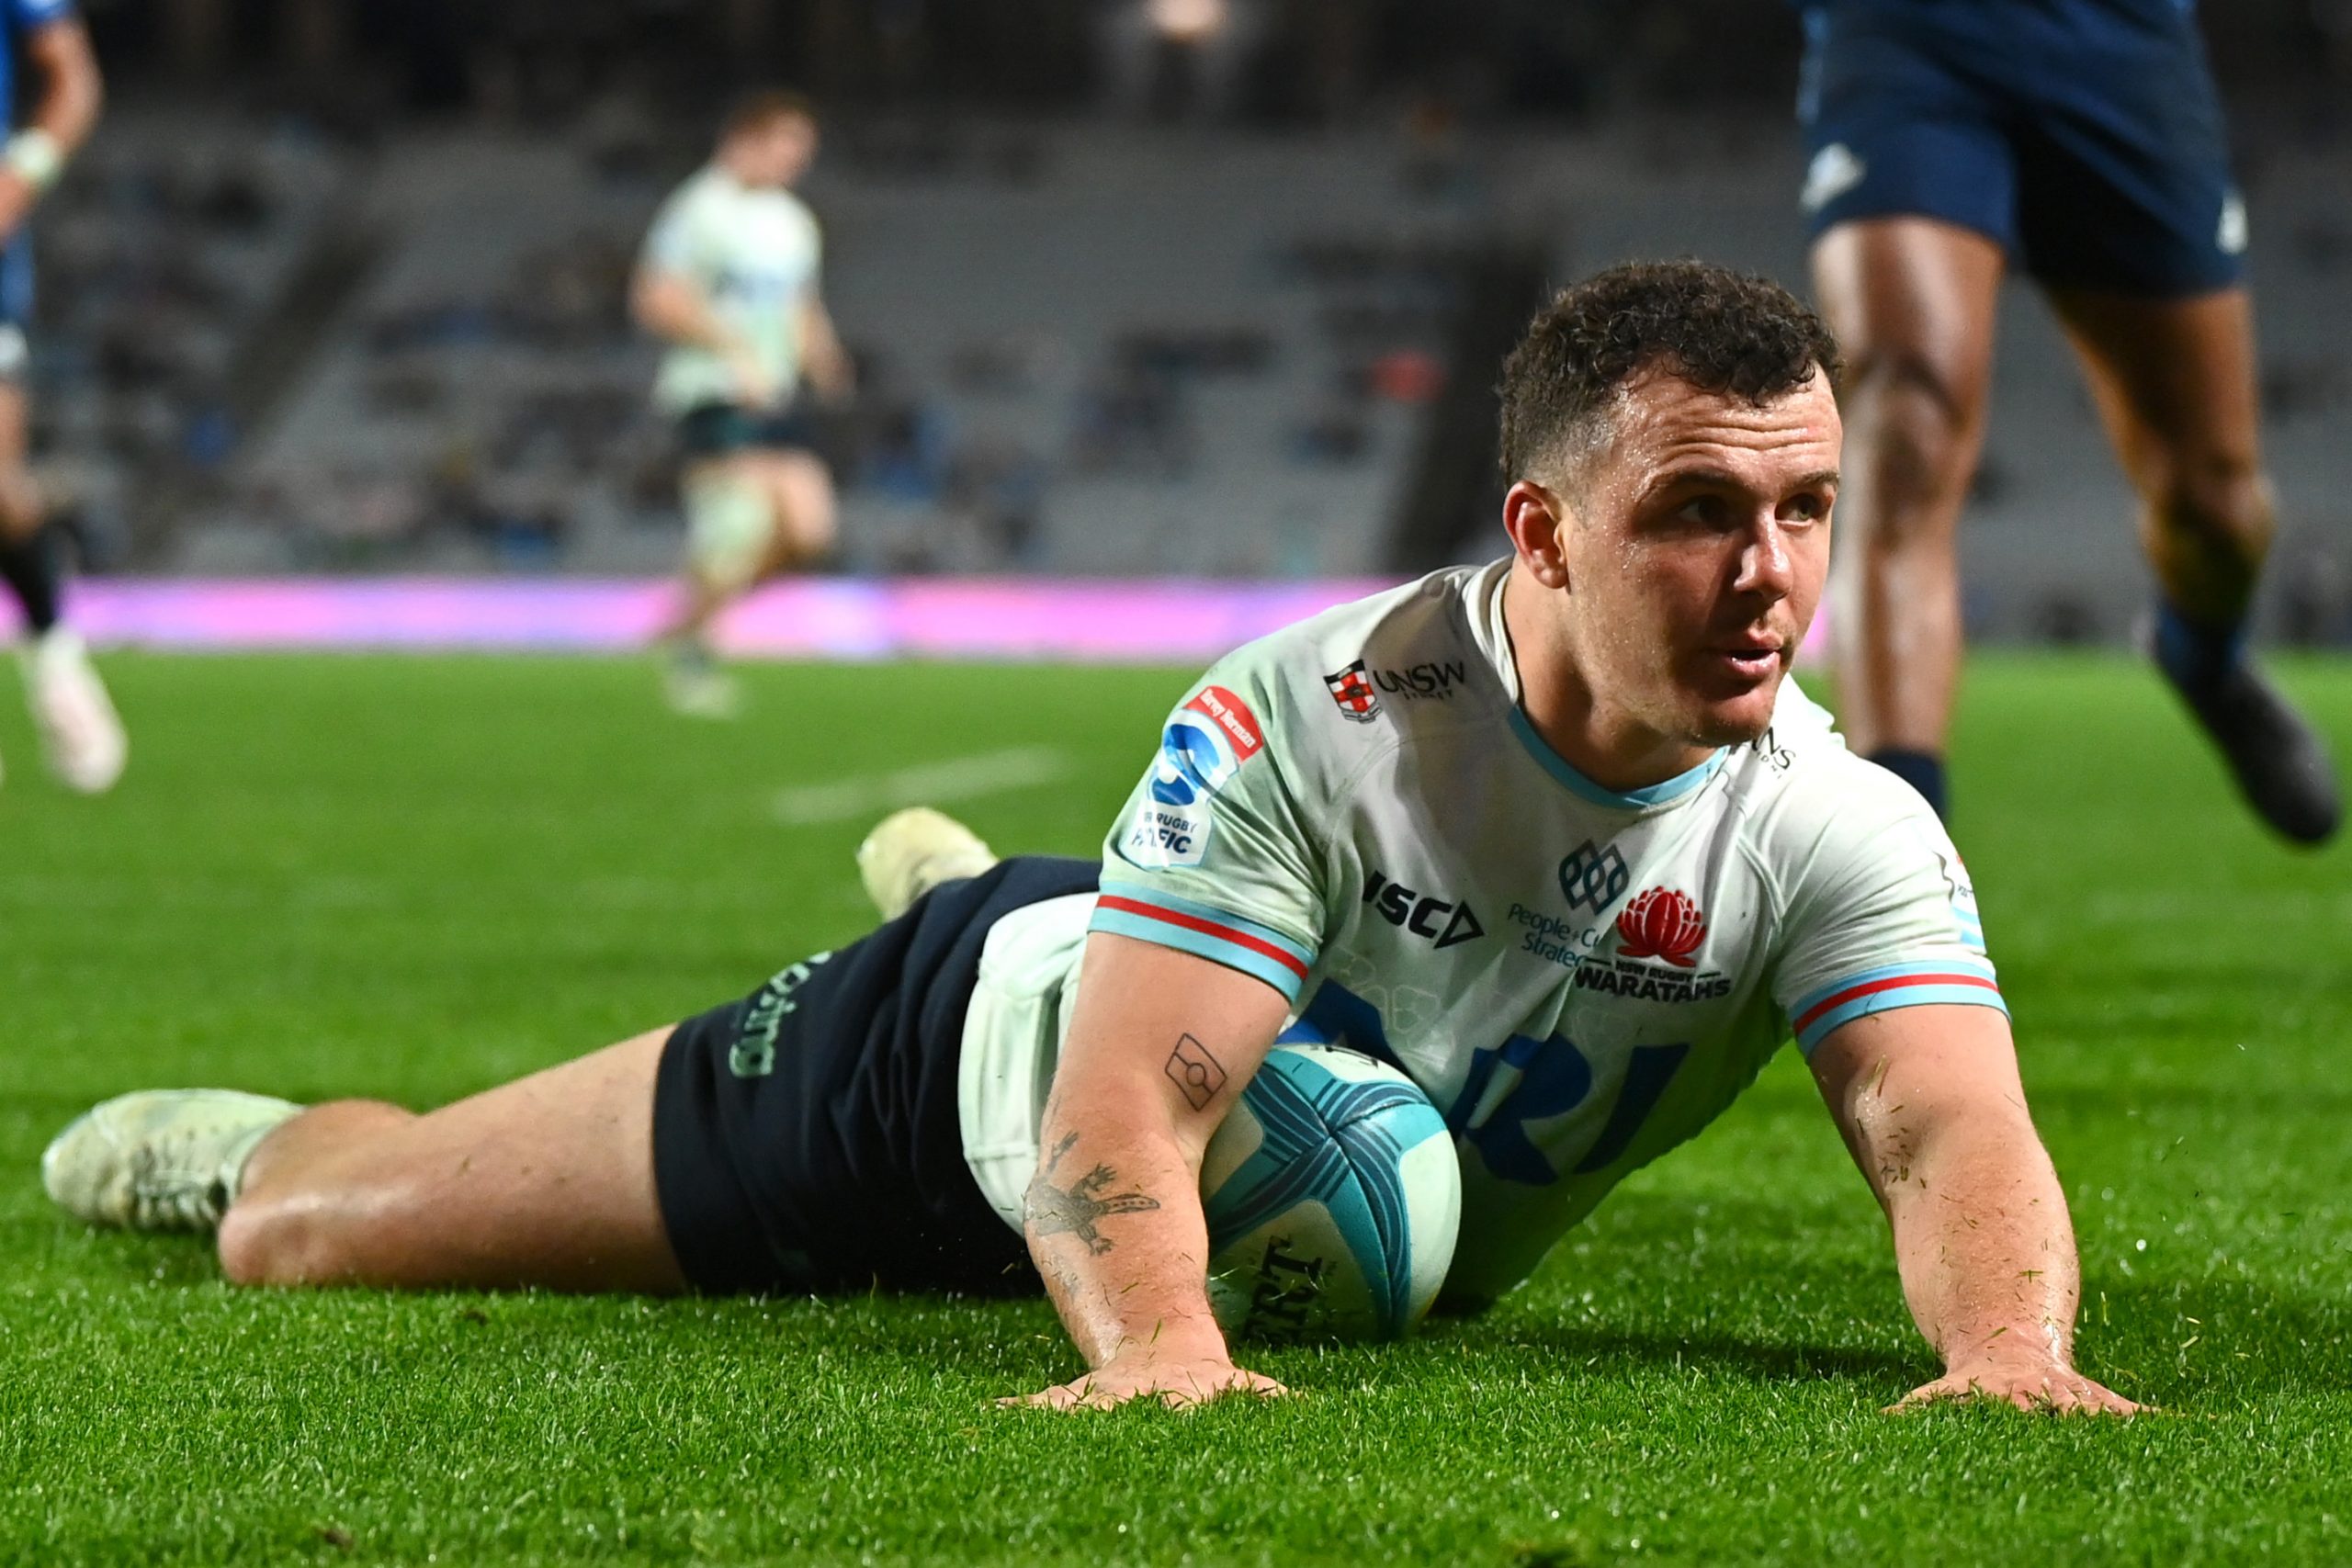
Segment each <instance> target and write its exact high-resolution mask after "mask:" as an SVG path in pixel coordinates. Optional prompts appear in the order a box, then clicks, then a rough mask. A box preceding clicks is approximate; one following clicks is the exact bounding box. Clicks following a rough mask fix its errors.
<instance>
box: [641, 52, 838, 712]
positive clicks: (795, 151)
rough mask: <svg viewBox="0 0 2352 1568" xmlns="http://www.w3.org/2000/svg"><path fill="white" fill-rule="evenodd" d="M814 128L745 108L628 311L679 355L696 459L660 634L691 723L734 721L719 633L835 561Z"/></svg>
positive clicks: (665, 396)
mask: <svg viewBox="0 0 2352 1568" xmlns="http://www.w3.org/2000/svg"><path fill="white" fill-rule="evenodd" d="M816 153H817V119H816V115H815V113H814V111H812V110H811V109H810V107H809V105H808V103H807V102H806V101H805V100H803V99H801V98H799V97H797V96H794V95H792V94H789V93H763V94H761V95H759V96H755V97H753V98H751V99H749V100H748V101H746V102H745V103H744V104H743V105H742V106H741V107H739V108H738V109H737V110H736V111H735V112H734V114H732V115H731V116H729V118H728V120H727V123H726V125H725V126H724V127H722V128H721V130H720V131H719V137H718V150H717V152H715V153H714V154H713V155H712V158H711V161H710V162H709V163H708V164H706V165H705V166H704V167H703V168H702V169H701V170H700V171H699V172H697V173H696V174H695V175H694V177H693V178H691V179H689V180H688V181H687V182H686V183H685V184H684V185H683V186H679V187H678V189H677V190H676V191H675V192H674V193H673V195H672V196H671V197H670V199H669V200H668V201H667V202H665V203H664V204H663V205H662V211H661V213H660V215H659V216H658V217H656V218H655V219H654V221H653V228H652V231H651V232H650V233H649V234H648V235H647V236H646V239H645V253H644V256H643V258H642V259H641V261H640V262H639V266H638V273H637V279H636V283H635V286H634V288H633V290H632V299H631V305H632V308H633V309H634V310H635V312H636V315H637V319H638V321H639V324H641V325H642V326H643V327H644V328H645V329H646V330H647V331H648V332H650V333H653V334H654V335H655V336H656V337H659V338H661V339H662V341H663V342H664V343H666V344H668V345H669V352H668V353H667V354H666V355H663V357H662V370H661V377H660V379H659V380H658V381H656V382H655V384H654V389H653V400H654V403H655V405H656V406H657V407H659V408H660V409H661V410H662V412H664V413H666V414H668V415H670V416H671V417H672V418H673V419H674V420H675V421H676V422H677V426H678V436H679V441H680V444H681V445H682V446H684V457H685V472H684V487H683V488H684V502H685V512H686V563H685V571H684V602H683V604H682V606H681V608H680V610H679V613H678V615H677V617H676V619H675V620H674V622H673V624H672V625H671V626H670V627H669V628H668V630H667V631H666V632H665V634H664V640H665V641H666V642H667V643H668V644H669V645H670V648H671V651H672V654H673V664H672V666H671V670H670V677H669V691H670V700H671V704H672V705H673V706H674V707H676V708H677V709H678V710H679V711H680V712H683V713H691V714H697V715H701V716H707V717H726V716H729V715H730V714H732V713H733V711H734V708H735V694H734V688H733V687H732V685H731V684H729V682H728V681H727V679H726V677H725V676H723V675H722V674H720V673H719V671H718V670H717V669H716V668H715V667H714V665H713V663H712V660H711V655H710V648H709V643H708V631H709V626H710V623H711V621H712V620H713V619H714V618H715V617H716V616H717V615H718V612H719V611H720V610H721V609H722V608H724V607H725V606H726V605H727V604H729V603H730V602H731V601H733V600H735V599H737V598H740V597H741V595H743V594H744V593H746V592H749V591H750V590H751V589H752V588H753V587H754V586H756V585H757V584H758V583H759V581H760V580H761V579H763V578H764V577H766V576H767V575H769V574H770V573H772V572H775V571H780V570H784V569H785V568H786V567H789V566H793V565H797V564H801V563H805V562H808V561H810V560H813V559H815V558H819V557H820V556H822V555H824V554H825V553H826V552H827V551H828V550H830V549H831V548H832V544H833V483H832V479H831V475H830V474H828V473H827V472H826V469H825V465H824V462H823V460H822V459H820V457H818V456H817V452H816V433H815V429H814V423H813V422H812V421H811V419H810V418H809V408H808V400H807V398H806V397H805V396H804V395H803V392H802V389H801V383H802V382H803V381H804V380H806V381H807V382H808V383H809V386H810V387H811V388H813V389H815V390H816V391H817V392H819V393H820V394H822V395H824V396H827V397H836V398H838V397H845V396H847V395H848V392H849V389H850V385H851V380H852V371H851V366H850V359H849V355H847V354H846V353H845V352H844V351H843V350H842V344H841V339H840V338H839V337H838V336H837V335H836V334H835V333H834V332H833V323H832V319H831V316H829V315H828V314H827V313H826V310H825V305H824V300H823V298H822V297H821V296H820V293H819V291H818V265H819V260H820V249H821V243H820V236H819V233H818V229H817V220H816V219H815V218H814V217H813V216H812V215H811V214H810V213H809V209H808V208H807V207H806V206H805V205H803V204H802V202H801V201H800V199H799V197H796V196H794V195H793V194H792V189H791V187H792V186H793V184H794V183H795V182H796V181H797V180H798V179H799V178H800V176H801V175H802V174H804V173H805V172H806V171H807V170H808V167H809V162H810V160H811V159H813V158H814V157H815V156H816Z"/></svg>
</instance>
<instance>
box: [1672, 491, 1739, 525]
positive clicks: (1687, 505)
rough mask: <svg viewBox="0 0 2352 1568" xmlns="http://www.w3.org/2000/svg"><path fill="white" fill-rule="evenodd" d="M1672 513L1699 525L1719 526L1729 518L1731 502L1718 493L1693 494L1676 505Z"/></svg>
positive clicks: (1685, 520) (1686, 521)
mask: <svg viewBox="0 0 2352 1568" xmlns="http://www.w3.org/2000/svg"><path fill="white" fill-rule="evenodd" d="M1674 515H1675V516H1676V517H1677V518H1679V519H1680V520H1681V521H1683V522H1685V523H1696V524H1698V525H1700V526H1701V527H1704V528H1720V527H1722V526H1724V524H1726V523H1728V522H1729V521H1730V520H1731V503H1730V502H1726V501H1725V500H1724V498H1723V497H1722V496H1720V495H1694V496H1692V497H1691V499H1690V500H1688V501H1686V502H1683V503H1682V504H1681V505H1680V506H1679V507H1677V508H1676V509H1675V513H1674Z"/></svg>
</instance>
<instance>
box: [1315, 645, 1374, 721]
mask: <svg viewBox="0 0 2352 1568" xmlns="http://www.w3.org/2000/svg"><path fill="white" fill-rule="evenodd" d="M1323 684H1324V685H1326V686H1328V687H1329V688H1330V690H1331V701H1332V702H1334V703H1336V704H1337V705H1339V709H1340V717H1341V718H1344V719H1346V720H1348V721H1349V722H1350V723H1351V724H1370V723H1371V722H1372V721H1373V720H1374V719H1375V718H1377V717H1378V716H1380V694H1379V693H1378V692H1375V691H1374V690H1373V689H1372V677H1371V676H1369V675H1366V674H1365V673H1364V672H1363V660H1361V659H1359V660H1356V661H1355V662H1354V663H1352V664H1351V665H1349V666H1348V667H1347V668H1346V669H1344V670H1341V671H1338V672H1337V673H1336V674H1330V675H1326V676H1324V677H1323Z"/></svg>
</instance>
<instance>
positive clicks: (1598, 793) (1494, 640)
mask: <svg viewBox="0 0 2352 1568" xmlns="http://www.w3.org/2000/svg"><path fill="white" fill-rule="evenodd" d="M1509 577H1510V557H1509V556H1505V557H1504V558H1502V559H1500V560H1498V561H1492V562H1489V563H1488V564H1487V566H1486V567H1484V568H1483V569H1481V570H1479V571H1478V572H1477V573H1476V575H1475V576H1474V577H1473V578H1472V579H1471V581H1470V582H1469V583H1468V584H1467V585H1466V591H1465V592H1464V599H1465V600H1466V601H1467V603H1468V604H1469V607H1470V617H1469V618H1470V637H1471V640H1472V641H1473V642H1474V643H1476V645H1477V649H1478V651H1479V652H1480V653H1482V654H1484V655H1486V658H1487V664H1488V665H1489V666H1491V667H1492V668H1493V670H1494V671H1495V674H1496V677H1497V678H1498V679H1499V680H1500V681H1501V682H1502V683H1503V692H1504V694H1506V695H1507V696H1508V697H1509V698H1510V728H1511V733H1512V734H1514V735H1516V736H1518V737H1519V742H1520V744H1521V745H1522V746H1524V747H1526V748H1527V754H1528V755H1529V756H1531V757H1532V758H1534V759H1535V760H1536V761H1538V762H1539V763H1541V764H1542V765H1543V768H1544V772H1545V773H1549V774H1551V775H1552V776H1553V777H1554V778H1555V779H1557V780H1558V781H1559V782H1560V784H1562V785H1563V786H1564V787H1565V788H1566V790H1567V791H1568V793H1569V794H1571V795H1576V796H1577V797H1579V798H1580V799H1584V800H1589V801H1590V802H1592V803H1593V804H1594V805H1595V806H1606V807H1611V809H1613V810H1617V811H1646V810H1648V809H1649V808H1650V807H1654V806H1664V805H1666V804H1667V803H1668V801H1674V800H1679V799H1681V798H1682V797H1683V796H1684V795H1689V794H1690V793H1691V791H1692V790H1694V789H1697V788H1698V787H1699V786H1700V785H1701V784H1705V783H1706V782H1707V781H1708V780H1709V779H1711V778H1713V777H1714V775H1715V770H1716V769H1717V768H1720V767H1722V766H1723V765H1724V750H1723V749H1722V748H1720V747H1718V748H1717V749H1716V750H1714V751H1713V753H1711V754H1710V755H1709V756H1708V758H1707V760H1706V761H1703V762H1701V763H1700V764H1699V765H1698V766H1697V767H1695V768H1692V769H1691V770H1690V771H1689V772H1687V773H1677V774H1675V775H1674V776H1673V777H1672V778H1670V779H1666V780H1664V781H1662V782H1660V783H1657V784H1644V785H1643V786H1642V787H1641V788H1639V789H1634V790H1622V791H1621V790H1613V789H1611V788H1609V787H1608V786H1607V785H1605V784H1596V783H1595V782H1593V780H1591V779H1590V778H1589V777H1587V776H1586V775H1585V774H1584V773H1582V772H1581V771H1579V770H1578V769H1577V766H1576V765H1575V764H1574V763H1572V762H1570V761H1568V760H1567V759H1566V758H1565V757H1563V756H1561V755H1560V754H1559V753H1558V752H1557V751H1555V750H1552V747H1551V743H1550V742H1549V741H1547V740H1545V739H1544V738H1543V737H1542V736H1541V735H1538V734H1536V733H1535V726H1533V725H1532V724H1531V723H1529V722H1528V719H1527V715H1526V713H1525V712H1524V711H1523V710H1522V709H1521V707H1520V705H1519V702H1520V684H1519V660H1518V658H1517V656H1516V655H1515V654H1514V653H1513V652H1512V650H1511V646H1510V630H1509V629H1508V628H1507V627H1506V626H1504V624H1503V582H1504V581H1505V580H1506V579H1507V578H1509Z"/></svg>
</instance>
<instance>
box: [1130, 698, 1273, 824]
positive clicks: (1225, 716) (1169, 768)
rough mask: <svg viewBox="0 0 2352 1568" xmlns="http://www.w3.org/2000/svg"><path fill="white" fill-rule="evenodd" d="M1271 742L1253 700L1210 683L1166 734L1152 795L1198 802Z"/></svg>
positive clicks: (1178, 802)
mask: <svg viewBox="0 0 2352 1568" xmlns="http://www.w3.org/2000/svg"><path fill="white" fill-rule="evenodd" d="M1265 746H1266V732H1265V731H1264V729H1263V728H1261V727H1260V726H1259V723H1258V716H1257V715H1255V714H1253V713H1251V712H1250V706H1249V705H1248V704H1247V703H1244V702H1243V701H1242V700H1241V699H1240V698H1239V697H1237V696H1235V695H1234V694H1232V693H1231V692H1228V691H1227V690H1226V689H1225V688H1224V687H1223V686H1206V687H1204V688H1202V690H1201V692H1200V693H1199V694H1197V695H1196V696H1194V697H1193V700H1192V701H1190V702H1188V703H1186V704H1185V705H1183V706H1182V707H1181V708H1178V709H1177V710H1176V712H1175V715H1174V716H1172V717H1171V718H1170V719H1169V721H1168V728H1166V729H1165V730H1164V731H1162V732H1161V734H1160V738H1159V762H1158V763H1157V764H1156V765H1154V767H1153V768H1152V771H1151V785H1150V791H1151V798H1152V799H1154V800H1156V801H1158V802H1159V803H1160V804H1161V805H1162V806H1192V805H1195V804H1197V803H1198V802H1199V801H1200V799H1201V797H1202V796H1203V795H1214V794H1216V792H1217V791H1218V790H1219V789H1221V788H1223V787H1224V785H1225V783H1226V781H1227V779H1230V778H1231V777H1233V775H1234V774H1235V773H1238V772H1239V771H1240V768H1241V764H1242V763H1244V762H1246V761H1249V760H1250V758H1252V757H1254V756H1256V755H1257V754H1258V753H1259V752H1260V751H1261V750H1265Z"/></svg>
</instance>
